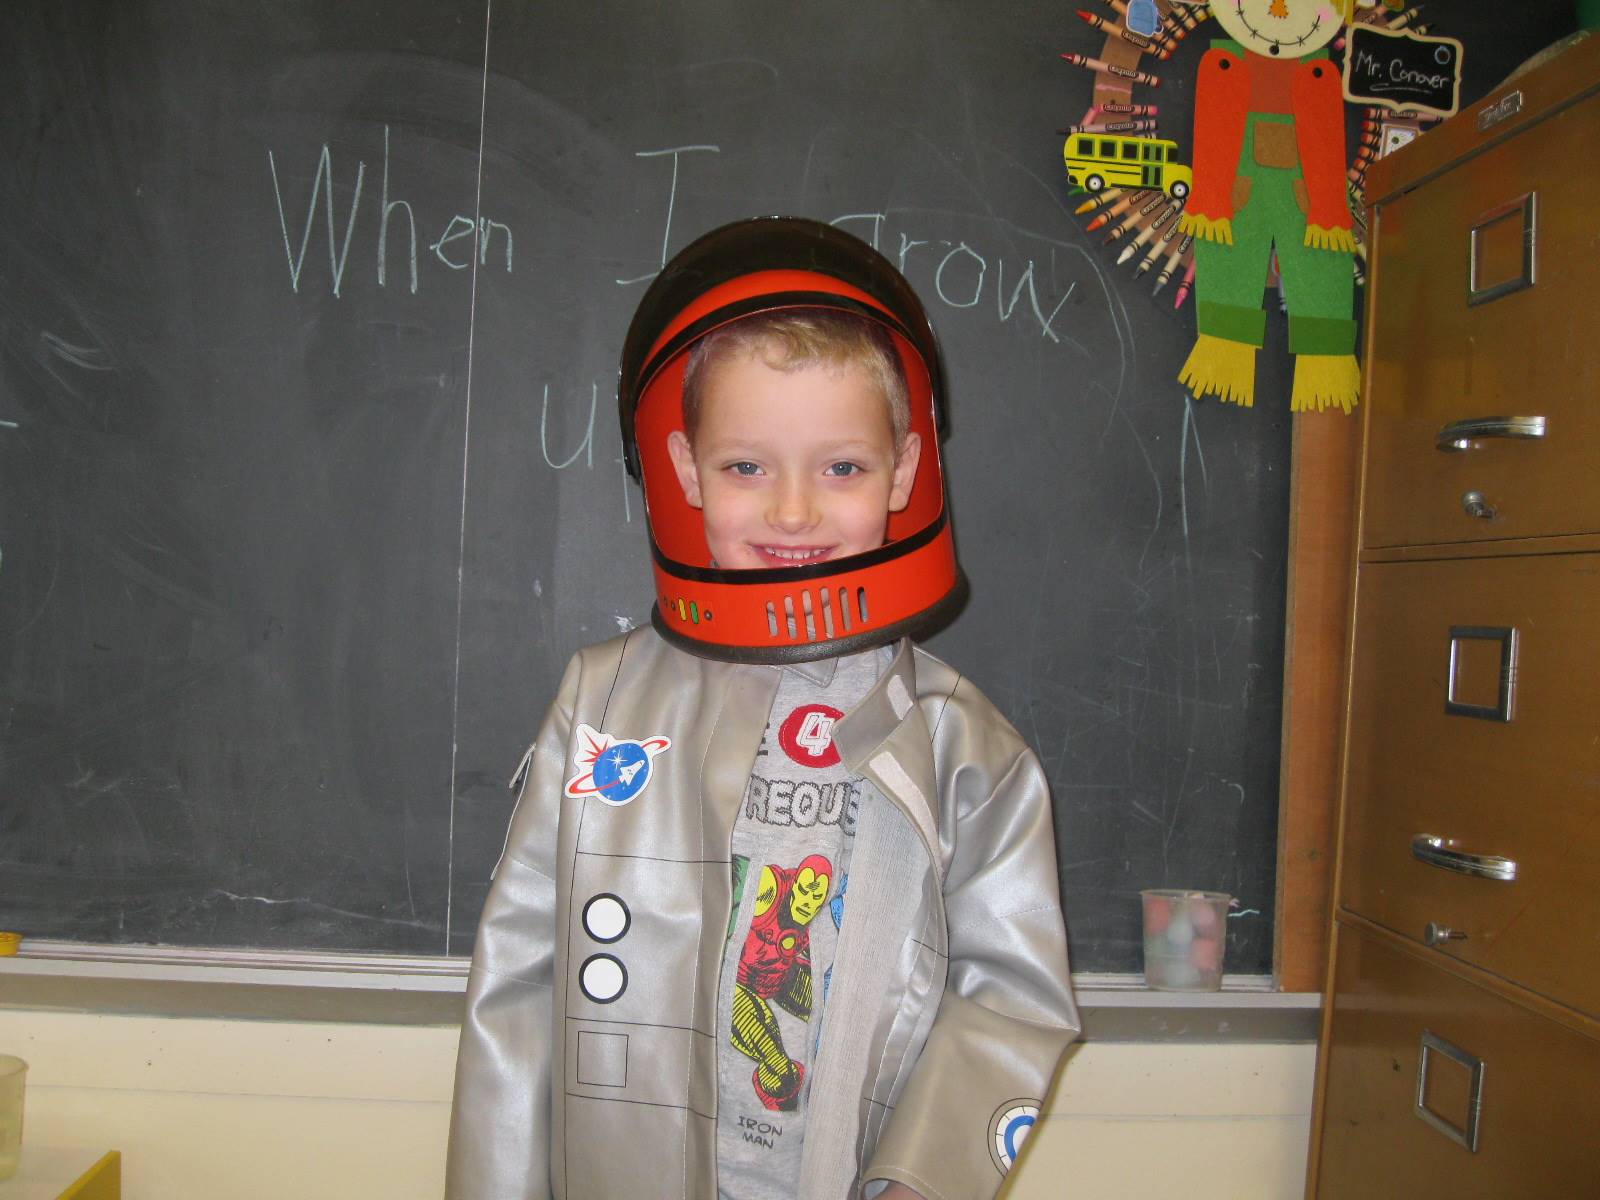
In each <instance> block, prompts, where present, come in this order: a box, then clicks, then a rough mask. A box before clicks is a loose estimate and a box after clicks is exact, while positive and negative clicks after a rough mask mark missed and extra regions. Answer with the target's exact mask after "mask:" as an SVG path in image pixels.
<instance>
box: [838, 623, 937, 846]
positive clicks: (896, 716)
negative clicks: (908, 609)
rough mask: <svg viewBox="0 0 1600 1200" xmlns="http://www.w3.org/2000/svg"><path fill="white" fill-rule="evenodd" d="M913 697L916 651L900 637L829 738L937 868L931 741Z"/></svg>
mask: <svg viewBox="0 0 1600 1200" xmlns="http://www.w3.org/2000/svg"><path fill="white" fill-rule="evenodd" d="M916 696H917V672H916V651H915V650H914V649H913V647H912V645H911V639H910V638H902V639H901V640H900V644H899V645H898V646H897V647H896V648H895V655H894V658H893V659H892V660H891V661H890V663H889V665H888V667H887V668H885V669H884V672H883V674H882V675H880V676H879V677H878V681H877V682H876V683H875V684H873V685H872V689H871V690H870V691H869V692H868V693H867V694H866V695H865V696H864V697H863V698H862V700H861V703H859V704H857V705H856V706H855V707H854V708H852V709H851V710H850V711H849V712H848V713H846V714H845V715H844V716H843V717H841V718H840V719H839V720H838V722H837V723H836V724H835V725H834V727H833V740H834V744H835V745H837V746H838V747H839V753H840V756H841V757H842V758H843V760H844V763H845V766H846V767H848V768H849V770H850V773H851V774H853V775H861V776H864V777H865V778H866V779H868V780H870V781H871V782H872V784H873V786H875V787H876V788H877V789H878V790H879V791H881V792H883V793H884V794H885V795H886V796H888V797H889V798H890V799H892V800H894V801H895V802H896V803H898V804H899V806H900V807H901V808H902V809H903V810H904V811H905V813H906V815H907V816H908V817H909V818H910V819H911V823H912V824H913V825H914V826H915V827H916V829H917V831H918V833H920V834H921V835H922V838H923V841H924V842H925V843H926V844H927V847H928V852H929V854H930V855H931V856H932V858H933V860H934V863H935V867H936V869H937V865H938V862H939V855H938V846H939V815H938V789H937V787H936V785H935V777H934V770H933V750H932V745H933V742H932V738H931V737H930V736H929V732H928V725H927V722H926V721H925V720H924V719H923V716H922V709H921V708H919V707H918V706H917V703H916Z"/></svg>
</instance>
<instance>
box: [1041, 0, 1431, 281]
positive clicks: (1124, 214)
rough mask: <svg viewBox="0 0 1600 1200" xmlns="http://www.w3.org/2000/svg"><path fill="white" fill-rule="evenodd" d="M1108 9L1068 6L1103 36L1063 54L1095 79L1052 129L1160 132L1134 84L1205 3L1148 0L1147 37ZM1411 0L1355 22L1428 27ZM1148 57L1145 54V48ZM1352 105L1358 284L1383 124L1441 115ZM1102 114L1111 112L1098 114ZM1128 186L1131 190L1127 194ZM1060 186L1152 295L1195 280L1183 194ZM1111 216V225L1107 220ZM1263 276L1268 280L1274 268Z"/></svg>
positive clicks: (1068, 133)
mask: <svg viewBox="0 0 1600 1200" xmlns="http://www.w3.org/2000/svg"><path fill="white" fill-rule="evenodd" d="M1092 2H1096V3H1098V4H1099V5H1100V6H1101V7H1102V8H1104V9H1105V10H1106V11H1107V12H1108V13H1109V14H1110V15H1102V14H1101V13H1099V12H1091V11H1089V10H1087V9H1078V10H1077V15H1078V17H1079V18H1080V19H1081V20H1083V21H1084V22H1085V23H1086V24H1088V25H1090V26H1092V27H1093V28H1095V29H1097V30H1100V31H1102V32H1104V33H1105V43H1104V45H1103V46H1102V47H1101V49H1100V54H1099V55H1098V57H1096V56H1094V55H1085V54H1075V53H1074V54H1062V55H1061V58H1063V59H1065V60H1066V61H1067V62H1068V63H1070V64H1071V65H1073V66H1079V67H1083V68H1084V69H1086V70H1089V71H1092V72H1093V74H1094V88H1093V93H1092V95H1091V98H1090V102H1089V107H1088V108H1087V110H1085V112H1084V115H1083V116H1082V117H1081V118H1080V119H1079V121H1078V122H1077V123H1075V124H1072V125H1068V126H1066V127H1065V128H1063V129H1060V130H1058V131H1057V132H1058V133H1060V134H1061V136H1062V137H1063V138H1070V137H1072V136H1074V135H1076V134H1082V133H1107V134H1135V135H1139V136H1150V137H1160V136H1161V133H1160V115H1159V106H1158V105H1157V104H1156V102H1155V100H1154V98H1153V97H1152V96H1150V95H1149V94H1146V93H1140V92H1138V91H1136V89H1137V88H1139V87H1147V88H1150V89H1152V90H1159V88H1160V86H1161V79H1160V76H1159V75H1158V74H1156V73H1155V72H1154V71H1153V70H1151V69H1150V68H1152V67H1154V66H1155V65H1156V64H1157V63H1161V62H1165V61H1167V60H1168V59H1169V58H1171V57H1172V55H1173V53H1174V52H1176V51H1177V49H1178V48H1179V47H1180V46H1181V45H1182V44H1183V41H1184V39H1185V38H1187V37H1188V36H1189V35H1190V34H1191V33H1194V32H1196V31H1198V30H1199V29H1200V27H1201V26H1202V25H1204V24H1205V23H1206V22H1208V21H1210V20H1211V8H1210V5H1208V4H1185V3H1181V2H1178V0H1155V3H1156V11H1157V12H1158V13H1159V15H1160V17H1161V29H1160V31H1159V32H1158V33H1156V34H1155V35H1154V36H1153V37H1150V38H1145V37H1141V36H1140V35H1138V34H1135V33H1131V32H1130V31H1128V30H1127V29H1126V28H1125V27H1124V25H1123V18H1124V16H1125V15H1126V14H1127V10H1128V4H1127V0H1092ZM1421 7H1422V5H1421V4H1420V3H1416V4H1414V3H1411V0H1380V3H1379V4H1378V5H1377V6H1376V7H1373V8H1358V9H1357V10H1356V16H1355V19H1356V21H1357V22H1360V23H1363V24H1368V25H1378V26H1381V27H1385V28H1388V29H1393V30H1401V29H1406V30H1410V31H1412V32H1415V33H1419V34H1421V33H1427V32H1429V26H1428V25H1426V24H1423V23H1416V24H1413V22H1415V21H1417V19H1418V17H1419V15H1420V9H1421ZM1345 44H1346V39H1345V36H1344V35H1343V34H1341V35H1340V36H1339V37H1337V38H1335V39H1334V41H1333V43H1332V44H1331V45H1330V47H1329V49H1330V51H1332V52H1333V53H1335V54H1338V53H1339V52H1341V51H1343V49H1344V47H1345ZM1146 55H1149V56H1151V58H1152V59H1153V60H1154V61H1153V62H1147V61H1146V58H1145V56H1146ZM1347 107H1351V108H1359V109H1360V124H1359V126H1358V127H1357V131H1356V133H1355V135H1354V136H1353V137H1352V138H1350V139H1349V154H1348V161H1349V169H1348V172H1347V180H1346V187H1347V192H1348V197H1349V201H1350V211H1351V215H1352V217H1353V220H1354V232H1355V241H1356V255H1355V275H1356V286H1357V287H1362V286H1364V285H1365V283H1366V271H1365V267H1366V255H1367V246H1366V239H1367V226H1366V210H1365V188H1366V179H1367V168H1368V167H1370V166H1371V165H1372V162H1373V161H1374V160H1375V159H1377V158H1381V157H1382V156H1383V154H1384V153H1386V150H1385V147H1384V145H1383V139H1384V130H1385V127H1386V126H1388V127H1396V126H1398V127H1402V128H1408V129H1410V130H1412V131H1414V132H1413V136H1416V135H1420V134H1421V133H1424V132H1426V131H1427V130H1428V129H1430V128H1432V126H1434V125H1435V124H1437V123H1438V122H1439V120H1440V119H1441V118H1439V117H1436V116H1433V115H1432V114H1428V113H1421V112H1410V111H1404V112H1398V113H1396V112H1391V111H1389V110H1388V109H1385V108H1381V107H1376V106H1369V105H1354V104H1352V105H1348V106H1347ZM1107 117H1111V118H1113V119H1112V120H1106V119H1105V118H1107ZM1193 132H1194V131H1193V129H1190V130H1189V131H1188V134H1189V137H1188V140H1187V143H1186V142H1185V141H1184V139H1181V138H1180V139H1177V140H1178V141H1179V142H1180V144H1189V143H1192V141H1193ZM1130 192H1131V193H1132V194H1131V195H1130V194H1129V193H1130ZM1069 195H1071V196H1073V197H1083V198H1084V199H1083V200H1082V202H1080V203H1078V204H1077V205H1076V206H1075V207H1074V210H1073V215H1074V216H1076V217H1079V218H1080V219H1083V221H1084V231H1085V232H1086V233H1098V232H1099V231H1100V230H1102V229H1105V228H1107V226H1110V227H1111V228H1110V232H1109V233H1108V234H1107V236H1106V237H1105V239H1104V240H1105V244H1106V245H1107V246H1111V245H1113V244H1116V245H1117V246H1118V249H1117V250H1116V265H1117V266H1119V267H1120V266H1128V265H1131V266H1132V268H1133V270H1134V274H1135V277H1138V276H1143V275H1146V274H1150V273H1152V272H1154V273H1155V285H1154V287H1153V289H1152V291H1151V296H1152V298H1154V297H1156V296H1159V295H1160V294H1161V292H1162V291H1163V290H1164V289H1165V288H1166V286H1167V284H1168V283H1170V282H1171V281H1172V280H1174V279H1177V280H1178V281H1179V283H1178V287H1177V290H1176V291H1175V292H1174V293H1173V302H1172V306H1173V308H1179V307H1182V305H1183V302H1184V301H1185V300H1187V299H1188V298H1189V295H1190V294H1191V292H1192V291H1193V285H1194V250H1193V246H1192V242H1191V239H1189V238H1188V237H1186V236H1180V235H1178V234H1177V233H1176V230H1177V224H1178V217H1179V215H1180V214H1181V212H1182V207H1183V202H1182V200H1181V199H1180V200H1177V201H1172V200H1170V199H1169V200H1168V203H1167V204H1166V205H1165V206H1163V205H1162V204H1161V203H1160V200H1161V199H1162V194H1161V193H1160V192H1158V191H1154V190H1141V189H1123V188H1112V187H1108V188H1104V189H1102V190H1101V191H1099V192H1097V193H1090V192H1088V191H1087V190H1086V189H1085V188H1083V187H1082V186H1080V185H1076V184H1074V185H1071V190H1070V192H1069ZM1113 222H1115V224H1114V225H1113V224H1112V223H1113ZM1269 283H1270V284H1271V285H1273V286H1277V270H1276V267H1274V269H1273V271H1272V275H1271V278H1270V280H1269Z"/></svg>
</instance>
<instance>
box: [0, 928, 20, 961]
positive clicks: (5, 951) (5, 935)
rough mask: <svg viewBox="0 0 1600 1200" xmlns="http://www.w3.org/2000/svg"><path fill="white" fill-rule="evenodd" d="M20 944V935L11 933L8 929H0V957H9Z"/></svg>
mask: <svg viewBox="0 0 1600 1200" xmlns="http://www.w3.org/2000/svg"><path fill="white" fill-rule="evenodd" d="M20 945H22V935H21V934H20V933H12V932H11V931H10V930H9V929H0V958H10V957H11V956H12V955H14V954H15V953H16V952H17V947H18V946H20Z"/></svg>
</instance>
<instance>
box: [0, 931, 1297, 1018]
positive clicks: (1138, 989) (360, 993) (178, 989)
mask: <svg viewBox="0 0 1600 1200" xmlns="http://www.w3.org/2000/svg"><path fill="white" fill-rule="evenodd" d="M0 981H3V986H0V994H3V997H4V999H3V1000H0V1005H3V1006H4V1007H8V1008H53V1009H69V1010H75V1011H82V1012H105V1013H137V1014H143V1015H154V1016H179V1017H213V1018H229V1019H253V1020H281V1021H335V1022H355V1023H364V1024H377V1025H453V1024H457V1023H459V1022H460V1020H461V1006H462V1000H463V996H464V994H465V992H466V984H467V960H466V959H464V958H399V957H393V956H389V955H372V954H362V955H356V954H323V953H311V952H275V951H260V950H213V949H192V948H185V947H172V946H91V945H84V944H79V943H76V942H46V941H36V942H25V943H24V944H23V947H22V950H21V951H20V952H19V953H18V954H17V956H16V957H13V958H0ZM1073 984H1074V986H1075V988H1076V990H1077V995H1078V1006H1079V1009H1080V1010H1081V1012H1082V1015H1083V1024H1084V1038H1085V1040H1086V1041H1101V1042H1109V1041H1196V1042H1216V1041H1255V1042H1297V1041H1315V1040H1316V1037H1317V1027H1318V1023H1319V1020H1320V1016H1319V1011H1320V1006H1321V999H1322V998H1321V996H1319V995H1318V994H1316V993H1314V992H1276V991H1273V990H1272V980H1271V977H1270V976H1266V975H1225V976H1223V980H1222V990H1221V991H1220V992H1157V991H1152V990H1150V989H1148V988H1146V987H1145V986H1144V981H1143V979H1142V977H1140V976H1138V975H1119V974H1103V973H1094V972H1083V973H1079V974H1076V975H1074V976H1073Z"/></svg>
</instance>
